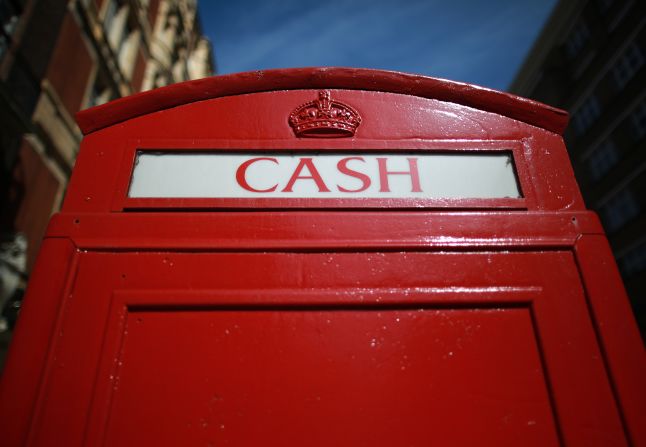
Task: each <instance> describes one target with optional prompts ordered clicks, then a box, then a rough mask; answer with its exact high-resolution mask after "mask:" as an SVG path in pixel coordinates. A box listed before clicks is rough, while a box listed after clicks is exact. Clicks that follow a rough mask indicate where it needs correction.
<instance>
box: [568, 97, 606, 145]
mask: <svg viewBox="0 0 646 447" xmlns="http://www.w3.org/2000/svg"><path fill="white" fill-rule="evenodd" d="M599 115H601V106H599V100H598V99H597V97H596V96H594V95H591V96H590V97H588V99H586V100H585V101H584V102H583V104H581V106H580V107H579V108H578V109H577V110H576V112H574V115H573V116H572V125H573V126H574V132H575V133H576V134H577V135H579V136H580V135H583V134H584V133H585V131H587V130H588V129H589V128H590V126H591V125H592V124H593V123H594V122H595V121H596V120H597V118H599Z"/></svg>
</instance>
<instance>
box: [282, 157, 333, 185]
mask: <svg viewBox="0 0 646 447" xmlns="http://www.w3.org/2000/svg"><path fill="white" fill-rule="evenodd" d="M305 168H307V170H308V171H309V173H310V175H300V174H301V172H302V171H303V169H305ZM307 179H309V180H314V182H315V183H316V186H317V187H318V189H319V192H330V190H329V189H328V187H327V186H325V182H323V178H322V177H321V174H319V171H318V170H317V169H316V167H315V166H314V162H313V161H312V159H311V158H301V159H300V161H299V163H298V166H296V169H295V170H294V173H293V174H292V177H291V178H290V179H289V182H287V186H285V188H284V189H283V192H293V191H292V188H293V187H294V183H296V181H297V180H307Z"/></svg>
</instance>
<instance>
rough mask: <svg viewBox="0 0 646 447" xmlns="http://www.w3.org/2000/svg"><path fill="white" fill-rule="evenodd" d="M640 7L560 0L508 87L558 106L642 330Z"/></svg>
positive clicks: (645, 108) (645, 256) (645, 187)
mask: <svg viewBox="0 0 646 447" xmlns="http://www.w3.org/2000/svg"><path fill="white" fill-rule="evenodd" d="M645 10H646V8H644V3H643V2H640V1H636V0H635V1H628V0H561V1H560V2H559V3H558V4H557V6H556V7H555V9H554V11H553V13H552V15H551V17H550V19H549V20H548V22H547V24H546V26H545V27H544V29H543V31H542V33H541V34H540V36H539V38H538V40H537V41H536V43H535V44H534V47H533V48H532V50H531V51H530V53H529V55H528V57H527V59H526V60H525V63H524V65H523V66H522V68H521V69H520V71H519V73H518V74H517V76H516V79H515V80H514V82H513V84H512V86H511V88H510V90H511V92H512V93H515V94H518V95H521V96H527V97H530V98H533V99H537V100H539V101H542V102H545V103H547V104H551V105H554V106H556V107H560V108H563V109H566V110H568V111H569V112H570V114H571V122H570V126H569V128H568V131H567V132H566V134H565V141H566V144H567V147H568V150H569V151H570V157H571V159H572V163H573V166H574V171H575V174H576V177H577V180H578V182H579V186H580V187H581V191H582V193H583V196H584V198H585V201H586V203H587V205H588V207H589V208H592V209H594V210H596V211H597V212H598V213H599V215H600V217H601V220H602V222H603V225H604V227H605V229H606V232H607V234H608V238H609V240H610V244H611V245H612V249H613V251H614V254H615V257H616V258H617V262H618V265H619V268H620V270H621V273H622V276H623V278H624V283H625V285H626V289H627V291H628V294H629V295H630V297H631V301H632V305H633V309H634V311H635V315H636V317H637V320H638V322H639V325H640V327H641V330H642V335H644V334H645V330H646V306H645V304H646V212H645V210H646V139H645V137H646V69H645V63H644V62H645V61H646V51H645V48H646V30H645V29H644V28H645V27H644V24H645V23H646V13H645Z"/></svg>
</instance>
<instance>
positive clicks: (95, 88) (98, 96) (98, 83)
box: [87, 73, 115, 107]
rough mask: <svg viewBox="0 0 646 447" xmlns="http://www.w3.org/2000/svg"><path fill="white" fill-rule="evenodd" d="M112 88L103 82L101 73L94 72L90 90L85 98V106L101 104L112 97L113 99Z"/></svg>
mask: <svg viewBox="0 0 646 447" xmlns="http://www.w3.org/2000/svg"><path fill="white" fill-rule="evenodd" d="M114 97H115V96H114V95H113V93H112V89H111V88H110V87H109V86H108V84H107V83H106V82H105V78H104V77H103V76H102V75H101V73H97V74H96V78H95V79H94V83H93V84H92V89H91V90H90V93H89V97H88V100H87V107H94V106H98V105H101V104H104V103H106V102H108V101H110V100H112V99H114Z"/></svg>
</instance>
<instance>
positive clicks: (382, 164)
mask: <svg viewBox="0 0 646 447" xmlns="http://www.w3.org/2000/svg"><path fill="white" fill-rule="evenodd" d="M387 160H388V159H387V158H382V157H377V162H378V163H379V183H380V184H381V186H380V188H379V192H390V187H389V186H388V176H389V175H409V176H410V180H411V186H412V189H411V192H422V187H421V186H420V184H419V171H418V169H417V158H407V160H408V166H409V167H410V171H388V168H387V166H386V162H387Z"/></svg>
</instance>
